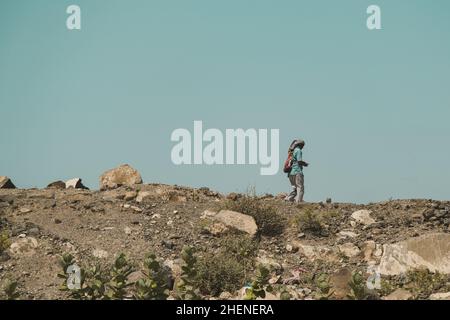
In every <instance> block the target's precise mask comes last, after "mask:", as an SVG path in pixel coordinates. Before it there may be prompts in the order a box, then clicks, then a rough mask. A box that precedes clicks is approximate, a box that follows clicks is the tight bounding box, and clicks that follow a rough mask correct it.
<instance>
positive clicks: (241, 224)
mask: <svg viewBox="0 0 450 320" xmlns="http://www.w3.org/2000/svg"><path fill="white" fill-rule="evenodd" d="M213 219H214V220H217V221H220V222H222V223H223V224H225V225H226V226H229V227H231V228H235V229H238V230H241V231H244V232H246V233H248V234H249V235H251V236H254V235H255V234H256V232H257V231H258V227H257V225H256V222H255V219H254V218H253V217H251V216H248V215H245V214H243V213H240V212H235V211H230V210H221V211H219V212H218V213H217V214H216V215H214V216H213Z"/></svg>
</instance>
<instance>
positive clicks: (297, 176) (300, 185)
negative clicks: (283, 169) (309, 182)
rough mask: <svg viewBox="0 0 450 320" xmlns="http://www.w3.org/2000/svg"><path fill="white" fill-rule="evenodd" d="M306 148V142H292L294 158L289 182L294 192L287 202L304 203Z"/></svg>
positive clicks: (291, 150)
mask: <svg viewBox="0 0 450 320" xmlns="http://www.w3.org/2000/svg"><path fill="white" fill-rule="evenodd" d="M304 147H305V141H303V140H301V139H297V140H294V141H292V143H291V146H290V147H289V153H290V154H291V156H292V168H291V170H290V172H289V174H288V177H289V182H290V183H291V186H292V192H291V193H290V194H289V195H288V196H287V197H286V198H285V200H286V201H295V202H296V203H300V202H303V195H304V193H305V186H304V176H303V167H307V166H308V163H307V162H305V161H303V159H302V150H303V148H304Z"/></svg>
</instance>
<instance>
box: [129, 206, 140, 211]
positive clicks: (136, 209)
mask: <svg viewBox="0 0 450 320" xmlns="http://www.w3.org/2000/svg"><path fill="white" fill-rule="evenodd" d="M130 208H131V209H133V210H134V211H136V212H142V209H141V208H139V207H136V206H131V207H130Z"/></svg>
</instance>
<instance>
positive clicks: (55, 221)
mask: <svg viewBox="0 0 450 320" xmlns="http://www.w3.org/2000/svg"><path fill="white" fill-rule="evenodd" d="M53 223H55V224H60V223H62V221H61V220H60V219H58V218H55V219H53Z"/></svg>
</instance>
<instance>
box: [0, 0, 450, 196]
mask: <svg viewBox="0 0 450 320" xmlns="http://www.w3.org/2000/svg"><path fill="white" fill-rule="evenodd" d="M70 4H78V5H80V6H81V9H82V30H81V31H68V30H67V29H66V26H65V20H66V17H67V15H66V13H65V10H66V7H67V6H68V5H70ZM370 4H378V5H379V6H380V7H381V9H382V25H383V30H381V31H372V32H371V31H369V30H367V28H366V25H365V24H366V16H367V15H366V8H367V7H368V5H370ZM449 39H450V2H449V1H448V0H433V1H426V0H395V1H387V0H384V1H381V0H372V1H366V0H341V1H331V0H328V1H323V0H310V1H300V0H289V1H287V0H283V1H266V0H258V1H256V0H254V1H243V0H227V1H218V0H217V1H210V0H201V1H200V0H188V1H186V0H183V1H182V0H178V1H175V0H171V1H167V0H164V1H162V0H161V1H151V0H140V1H138V0H127V1H125V0H122V1H119V0H108V1H106V0H89V1H87V0H71V1H63V0H39V1H25V0H1V1H0V120H1V124H0V175H7V176H9V177H11V178H12V179H13V181H14V183H15V184H16V185H17V186H19V187H23V188H27V187H34V186H36V187H44V186H45V185H46V184H47V183H49V182H51V181H54V180H58V179H63V180H65V179H68V178H72V177H81V178H83V181H84V182H85V183H86V184H87V185H88V186H89V187H91V188H93V189H96V188H98V176H99V175H100V174H101V173H102V172H103V171H105V170H106V169H109V168H112V167H115V166H117V165H119V164H121V163H129V164H131V165H132V166H134V167H135V168H137V169H138V170H139V171H140V172H141V174H142V176H143V178H144V180H145V182H163V183H169V184H180V185H191V186H208V187H211V188H213V189H216V190H219V191H222V192H230V191H244V190H245V189H246V188H247V187H248V186H256V189H257V191H258V192H260V193H263V192H271V193H278V192H282V191H289V189H290V187H289V184H288V181H287V178H286V177H285V175H284V174H283V173H282V172H281V170H280V173H279V174H278V175H277V176H264V177H263V176H260V175H259V166H243V167H239V166H222V167H221V166H213V167H206V166H201V167H193V166H192V167H189V166H180V167H177V166H174V165H173V164H172V163H171V161H170V150H171V148H172V146H173V143H172V142H171V141H170V134H171V132H172V131H173V130H174V129H176V128H188V129H190V130H192V126H193V120H203V122H204V126H205V127H207V128H211V127H214V128H219V129H222V130H225V129H226V128H239V127H242V128H279V129H280V135H281V138H280V147H281V150H280V162H281V161H283V160H284V157H285V153H286V150H285V149H286V148H287V146H288V145H289V143H290V142H291V140H292V139H293V138H295V137H298V136H299V137H302V138H304V139H305V140H306V142H307V144H306V148H305V150H304V158H305V160H307V161H309V162H310V163H311V166H310V167H309V168H307V169H306V170H305V184H306V195H305V200H307V201H320V200H324V199H325V198H326V197H331V198H333V199H334V200H336V201H349V202H350V201H352V202H369V201H380V200H386V199H388V198H390V197H393V198H435V199H449V198H450V196H449V190H450V170H449V164H450V148H449V147H448V144H449V142H448V141H449V137H450V125H449V119H450V90H449V89H450V41H449Z"/></svg>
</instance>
